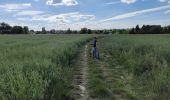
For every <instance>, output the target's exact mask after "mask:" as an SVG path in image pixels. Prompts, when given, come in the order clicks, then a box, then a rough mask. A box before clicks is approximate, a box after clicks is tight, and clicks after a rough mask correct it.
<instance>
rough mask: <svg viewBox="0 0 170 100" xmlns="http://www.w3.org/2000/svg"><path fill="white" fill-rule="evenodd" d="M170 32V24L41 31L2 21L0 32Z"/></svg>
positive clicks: (43, 28) (43, 29)
mask: <svg viewBox="0 0 170 100" xmlns="http://www.w3.org/2000/svg"><path fill="white" fill-rule="evenodd" d="M168 33H169V34H170V25H169V26H164V27H162V26H161V25H143V26H142V27H139V25H137V26H136V27H135V28H129V29H105V30H91V29H88V28H82V29H81V30H71V29H70V28H69V29H67V30H55V29H52V30H50V31H46V29H45V27H42V30H41V31H34V30H29V28H28V26H24V27H22V26H10V25H9V24H7V23H4V22H2V23H0V34H168Z"/></svg>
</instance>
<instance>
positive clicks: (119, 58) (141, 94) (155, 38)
mask: <svg viewBox="0 0 170 100" xmlns="http://www.w3.org/2000/svg"><path fill="white" fill-rule="evenodd" d="M99 41H100V42H99V44H100V52H101V55H102V57H103V58H102V60H103V62H105V63H106V65H107V68H108V69H110V70H111V69H114V70H111V73H112V74H111V77H112V78H113V79H114V84H110V86H113V87H112V89H111V90H112V91H113V93H118V94H121V95H124V96H125V97H126V98H127V99H129V100H132V99H139V100H144V99H147V100H148V99H149V100H168V99H169V98H170V96H169V95H170V44H169V43H170V35H112V36H108V37H106V38H103V39H101V40H99Z"/></svg>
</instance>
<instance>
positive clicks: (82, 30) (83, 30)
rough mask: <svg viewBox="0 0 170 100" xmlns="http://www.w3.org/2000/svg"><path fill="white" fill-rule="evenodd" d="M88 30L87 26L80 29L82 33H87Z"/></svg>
mask: <svg viewBox="0 0 170 100" xmlns="http://www.w3.org/2000/svg"><path fill="white" fill-rule="evenodd" d="M87 31H88V29H87V28H82V29H81V30H80V33H81V34H87Z"/></svg>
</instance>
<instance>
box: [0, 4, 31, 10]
mask: <svg viewBox="0 0 170 100" xmlns="http://www.w3.org/2000/svg"><path fill="white" fill-rule="evenodd" d="M28 7H31V4H30V3H22V4H1V5H0V9H2V10H5V11H9V12H10V11H18V10H21V9H25V8H28Z"/></svg>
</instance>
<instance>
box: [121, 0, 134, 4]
mask: <svg viewBox="0 0 170 100" xmlns="http://www.w3.org/2000/svg"><path fill="white" fill-rule="evenodd" d="M136 1H137V0H121V2H122V3H126V4H132V3H135V2H136Z"/></svg>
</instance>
